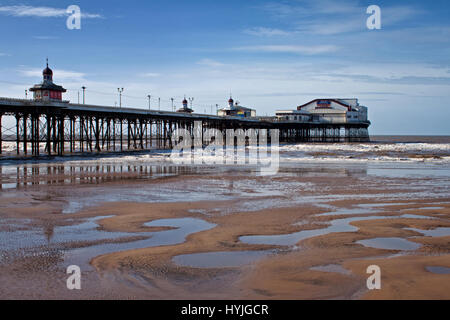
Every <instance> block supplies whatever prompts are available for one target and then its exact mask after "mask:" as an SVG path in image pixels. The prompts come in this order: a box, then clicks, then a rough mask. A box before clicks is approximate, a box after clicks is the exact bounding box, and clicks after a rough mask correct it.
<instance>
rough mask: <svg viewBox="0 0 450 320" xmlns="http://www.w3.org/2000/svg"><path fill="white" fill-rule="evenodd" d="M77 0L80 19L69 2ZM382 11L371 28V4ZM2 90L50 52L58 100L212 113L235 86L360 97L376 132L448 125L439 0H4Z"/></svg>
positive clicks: (287, 98) (276, 98)
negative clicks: (188, 107) (75, 26)
mask: <svg viewBox="0 0 450 320" xmlns="http://www.w3.org/2000/svg"><path fill="white" fill-rule="evenodd" d="M70 5H77V6H79V7H80V9H81V12H82V17H81V29H79V30H70V29H68V28H67V25H66V21H67V19H68V17H69V15H68V14H67V13H66V9H67V8H68V7H69V6H70ZM370 5H377V6H379V7H380V9H381V29H379V30H369V29H368V28H367V25H366V21H367V19H368V18H369V17H370V14H367V8H368V6H370ZM0 35H1V38H2V41H1V44H0V70H1V73H0V96H2V97H16V98H23V97H25V89H27V88H30V87H32V86H33V85H34V84H36V83H39V82H40V81H41V80H42V69H43V68H44V67H45V60H46V58H47V57H48V59H49V64H50V67H51V68H52V69H53V71H54V82H55V83H57V84H59V85H63V86H64V87H65V88H67V89H68V92H67V93H66V94H65V96H64V98H65V99H67V100H70V101H71V102H75V103H76V102H77V101H78V94H79V92H80V91H81V87H82V86H86V87H87V89H86V103H89V104H96V105H112V106H114V105H115V104H118V101H119V95H118V92H117V88H119V87H120V88H122V87H123V88H124V93H123V105H124V106H126V107H136V108H148V98H147V96H148V95H151V104H150V107H151V108H153V109H157V108H158V98H160V99H161V109H162V110H170V109H171V98H174V99H175V106H177V107H180V106H181V100H183V98H184V96H186V97H193V98H194V102H193V107H194V109H195V111H196V112H198V113H211V110H213V111H212V113H215V109H216V108H215V106H216V104H218V105H219V107H224V106H225V105H226V103H227V100H228V99H229V96H230V93H231V94H232V95H233V98H234V99H235V100H238V101H239V102H240V103H241V104H242V105H243V106H246V107H251V108H255V109H256V110H257V113H258V115H261V116H265V115H274V114H275V111H276V110H293V109H295V108H296V106H299V105H302V104H305V103H306V102H308V101H310V100H313V99H316V98H358V99H359V102H360V104H362V105H365V106H367V107H368V108H369V117H370V120H371V121H372V126H371V129H370V130H371V133H372V134H378V135H380V134H386V135H394V134H398V135H450V126H449V124H448V123H449V121H450V105H449V101H450V2H449V1H447V0H433V1H417V0H409V1H405V0H390V1H384V0H371V1H359V0H340V1H331V0H286V1H270V0H268V1H265V0H239V1H237V0H227V1H224V0H223V1H222V0H214V1H213V0H150V1H138V0H128V1H118V0H108V1H100V0H98V1H92V0H91V1H84V0H83V1H75V0H70V1H65V0H54V1H49V0H47V1H41V0H35V1H26V0H24V1H4V0H0Z"/></svg>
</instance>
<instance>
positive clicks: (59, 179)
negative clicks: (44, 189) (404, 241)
mask: <svg viewBox="0 0 450 320" xmlns="http://www.w3.org/2000/svg"><path fill="white" fill-rule="evenodd" d="M199 172H212V169H211V168H208V167H193V166H192V167H189V166H184V167H183V166H174V165H163V164H160V165H157V164H149V165H145V164H136V165H133V164H128V165H124V164H96V165H92V164H76V165H68V164H63V163H59V164H47V165H42V164H41V165H40V164H35V165H18V166H17V167H13V166H6V167H3V166H0V189H13V188H17V189H19V188H22V187H27V186H39V185H82V184H93V185H98V184H101V183H107V182H113V181H120V180H136V179H155V178H159V177H168V176H176V175H183V174H196V173H199Z"/></svg>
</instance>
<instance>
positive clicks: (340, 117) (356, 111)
mask: <svg viewBox="0 0 450 320" xmlns="http://www.w3.org/2000/svg"><path fill="white" fill-rule="evenodd" d="M367 110H368V109H367V107H365V106H361V105H360V104H359V102H358V99H355V98H353V99H315V100H313V101H310V102H308V103H306V104H304V105H301V106H299V107H297V110H288V111H284V110H280V111H277V113H276V116H277V118H278V121H286V122H312V123H361V122H368V111H367Z"/></svg>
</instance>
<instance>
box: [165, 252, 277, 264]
mask: <svg viewBox="0 0 450 320" xmlns="http://www.w3.org/2000/svg"><path fill="white" fill-rule="evenodd" d="M273 253H275V251H273V250H266V251H233V252H206V253H193V254H185V255H179V256H175V257H174V258H173V262H174V263H175V264H177V265H179V266H183V267H192V268H232V267H240V266H243V265H246V264H250V263H252V262H255V261H257V260H259V259H261V258H263V257H265V256H267V255H269V254H273Z"/></svg>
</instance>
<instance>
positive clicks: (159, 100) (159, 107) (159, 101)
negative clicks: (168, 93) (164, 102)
mask: <svg viewBox="0 0 450 320" xmlns="http://www.w3.org/2000/svg"><path fill="white" fill-rule="evenodd" d="M158 110H159V111H161V98H158Z"/></svg>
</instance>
